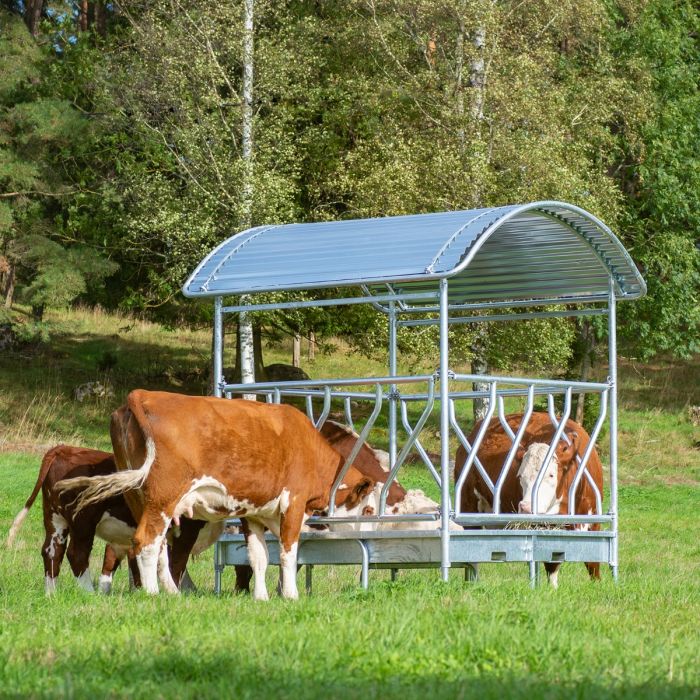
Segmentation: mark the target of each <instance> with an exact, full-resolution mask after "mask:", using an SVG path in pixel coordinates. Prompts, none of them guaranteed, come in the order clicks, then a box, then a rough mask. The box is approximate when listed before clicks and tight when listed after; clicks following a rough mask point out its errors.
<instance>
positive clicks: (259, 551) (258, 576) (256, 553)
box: [241, 518, 268, 600]
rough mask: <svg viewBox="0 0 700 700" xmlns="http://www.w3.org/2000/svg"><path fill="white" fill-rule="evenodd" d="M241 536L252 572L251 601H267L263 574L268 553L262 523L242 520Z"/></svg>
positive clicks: (246, 519)
mask: <svg viewBox="0 0 700 700" xmlns="http://www.w3.org/2000/svg"><path fill="white" fill-rule="evenodd" d="M241 524H242V526H243V534H244V535H245V541H246V545H247V547H248V561H249V562H250V566H251V568H252V570H253V577H254V578H253V600H268V595H267V586H266V585H265V572H266V571H267V562H268V552H267V544H266V543H265V526H264V525H263V524H262V523H258V522H255V521H254V520H249V519H248V518H245V519H242V520H241Z"/></svg>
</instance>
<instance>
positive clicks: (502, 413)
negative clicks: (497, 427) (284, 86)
mask: <svg viewBox="0 0 700 700" xmlns="http://www.w3.org/2000/svg"><path fill="white" fill-rule="evenodd" d="M532 388H533V389H534V388H535V387H534V386H533V387H532ZM498 420H500V421H501V425H502V426H503V430H505V432H506V435H508V437H509V438H510V441H511V442H515V433H514V432H513V431H512V429H511V427H510V426H509V425H508V421H507V420H506V409H505V402H504V401H503V396H499V397H498Z"/></svg>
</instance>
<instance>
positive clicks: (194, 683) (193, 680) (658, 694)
mask: <svg viewBox="0 0 700 700" xmlns="http://www.w3.org/2000/svg"><path fill="white" fill-rule="evenodd" d="M241 646H242V648H238V649H226V650H223V649H222V650H221V652H220V653H218V654H215V655H211V654H210V655H208V657H207V658H206V659H202V658H201V657H200V656H198V654H197V649H196V648H195V649H193V650H192V653H191V654H188V655H182V654H177V653H173V654H169V653H163V654H160V655H157V656H153V655H152V654H149V653H148V650H145V649H144V650H143V653H142V656H141V657H139V658H126V659H125V658H124V657H121V658H106V657H104V656H99V655H98V656H96V658H94V659H92V660H91V661H90V663H86V664H85V665H84V666H83V667H82V668H77V667H71V668H62V667H61V666H59V665H55V666H53V667H52V668H51V672H50V674H49V675H47V676H43V677H37V680H38V684H37V685H33V684H30V685H26V686H25V685H24V684H22V685H21V687H19V688H17V689H16V690H17V691H18V692H16V693H15V689H14V688H13V686H12V684H6V685H5V686H4V689H3V695H4V693H9V695H13V694H16V695H17V696H18V697H19V696H25V695H26V694H29V695H31V696H33V697H36V696H48V697H54V698H83V697H112V698H126V697H128V698H149V700H150V698H219V697H230V698H236V699H237V700H245V699H247V698H256V699H257V698H276V699H278V700H280V699H283V698H294V699H295V700H297V699H300V698H303V699H304V700H315V699H318V700H329V698H348V699H358V700H360V699H362V700H372V699H374V698H376V699H377V700H379V699H381V700H391V699H393V698H396V699H397V700H408V699H410V698H420V700H425V699H426V698H430V700H433V699H436V698H479V699H480V700H491V699H493V700H505V699H508V700H520V699H522V700H540V699H542V700H547V699H554V698H567V699H570V698H576V699H579V700H588V699H589V698H590V700H600V699H601V698H611V699H613V698H614V699H620V700H627V699H629V700H645V699H647V698H648V699H650V700H651V699H653V700H665V699H669V700H670V699H672V698H674V699H675V698H698V697H700V688H698V687H697V686H694V685H690V684H683V683H674V682H672V681H671V682H665V681H661V680H655V681H651V682H648V683H643V684H638V683H624V682H619V681H618V682H611V683H610V684H605V683H604V682H601V680H600V679H581V680H578V681H576V682H567V681H561V682H558V681H557V680H556V679H552V680H550V681H548V680H545V679H543V678H542V677H541V674H539V677H536V676H535V674H533V675H532V676H530V675H514V674H499V673H497V672H491V671H489V670H488V669H483V670H481V671H476V672H474V671H472V672H471V673H467V672H465V673H464V675H463V676H461V677H460V675H461V674H460V673H459V671H454V670H453V671H450V676H452V678H450V679H449V680H448V679H445V678H444V677H442V675H441V674H440V672H433V673H425V674H419V673H415V674H413V673H411V674H402V675H398V674H394V673H392V672H391V671H390V670H389V669H388V668H384V669H382V670H381V671H374V672H372V671H368V670H367V669H366V668H364V669H363V668H361V667H360V668H358V667H357V662H356V661H355V662H353V661H352V660H351V659H348V664H347V666H346V667H345V668H338V667H334V666H333V665H327V664H325V663H324V659H323V658H307V659H303V660H301V659H289V658H284V657H282V658H278V659H277V661H276V662H275V663H274V665H265V666H262V665H259V664H257V663H256V662H255V659H254V658H251V656H250V655H249V654H247V653H246V649H245V643H243V644H242V645H241ZM300 662H301V663H302V664H304V665H305V667H306V669H307V670H305V671H303V672H299V671H295V670H292V668H290V667H293V666H298V665H299V664H300ZM10 673H11V674H12V671H10ZM12 675H14V674H12ZM35 677H36V676H35ZM39 678H40V679H39ZM47 685H48V687H47Z"/></svg>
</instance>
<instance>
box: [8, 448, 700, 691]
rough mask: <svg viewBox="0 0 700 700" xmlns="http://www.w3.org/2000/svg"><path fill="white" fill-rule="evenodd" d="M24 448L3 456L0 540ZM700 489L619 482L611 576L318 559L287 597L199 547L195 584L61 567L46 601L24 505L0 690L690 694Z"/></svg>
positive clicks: (577, 570) (36, 519)
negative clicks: (217, 568)
mask: <svg viewBox="0 0 700 700" xmlns="http://www.w3.org/2000/svg"><path fill="white" fill-rule="evenodd" d="M38 459H39V458H38V456H27V455H15V454H10V453H6V454H4V455H0V477H1V478H2V479H3V484H4V488H3V492H2V499H1V500H0V539H3V540H4V537H5V536H6V533H7V530H8V527H9V523H10V522H11V519H12V517H13V516H14V514H15V512H16V510H18V509H19V508H20V507H21V505H22V503H23V502H24V500H25V499H26V497H27V495H28V494H29V492H30V490H31V488H32V485H33V483H34V480H35V478H36V473H37V469H38ZM697 497H698V491H697V489H695V488H689V487H683V486H676V487H668V488H664V487H627V488H624V489H622V492H621V518H622V519H621V543H620V555H621V571H620V583H619V584H618V585H614V584H613V583H612V581H611V578H610V574H609V572H608V571H607V570H604V571H603V580H602V581H601V582H600V583H599V584H593V583H591V582H590V581H588V579H587V575H586V572H585V569H584V567H583V565H580V564H579V565H575V564H566V565H564V566H563V567H562V573H561V577H560V588H559V589H558V590H557V591H554V590H551V589H549V588H548V587H546V586H541V587H540V588H539V589H537V590H534V591H532V590H530V588H529V587H528V581H527V569H526V567H525V566H523V565H516V564H493V565H482V567H481V580H480V581H479V582H478V583H477V584H466V583H465V582H464V581H463V580H462V574H461V572H460V571H454V572H452V576H451V579H450V581H449V583H448V584H443V583H442V582H441V581H440V580H439V575H438V572H437V571H435V570H427V571H426V570H418V571H402V572H401V573H400V575H399V579H398V581H397V582H396V583H391V582H390V581H389V577H388V572H385V571H373V572H371V574H370V589H369V592H367V593H365V592H363V591H362V590H361V589H360V588H359V581H358V576H359V571H358V567H355V566H352V567H335V568H333V567H316V568H315V574H314V595H313V596H311V597H310V598H309V597H306V596H304V595H303V594H302V598H301V600H300V601H298V602H296V603H290V602H286V601H282V600H278V599H273V600H271V601H270V602H269V603H255V602H253V601H252V600H251V599H250V598H249V597H247V596H242V597H235V596H232V595H231V594H230V592H229V591H230V589H231V586H232V583H233V570H232V569H227V570H226V571H225V574H224V589H225V593H224V595H223V596H222V597H221V598H217V597H215V596H214V595H213V593H212V592H211V590H212V587H213V562H212V553H211V551H208V552H206V553H204V554H203V555H202V556H201V557H200V559H199V560H198V561H197V562H195V563H194V564H193V565H192V567H191V572H192V576H193V578H194V580H195V581H196V582H197V584H198V585H199V587H200V592H199V593H198V594H196V595H194V596H188V597H176V598H173V597H169V596H160V597H158V598H149V597H147V596H146V595H144V594H141V593H129V592H128V590H127V582H126V573H125V572H124V571H120V572H118V573H117V577H116V582H115V593H114V594H113V595H112V596H110V597H101V596H96V595H92V596H91V595H88V594H85V593H83V592H81V591H80V590H78V588H77V586H76V585H75V583H74V582H73V580H72V576H71V574H70V571H69V569H68V567H67V563H66V566H65V567H64V570H63V571H62V573H61V578H60V584H59V591H58V593H57V594H56V595H55V596H54V597H52V598H50V599H47V598H45V597H44V594H43V581H42V569H41V558H40V554H39V547H40V544H41V541H42V538H43V535H42V526H41V513H40V507H39V506H35V509H34V510H33V511H32V513H31V514H30V516H29V519H28V520H27V522H26V523H25V527H24V529H23V530H22V531H21V533H20V537H19V539H18V542H17V548H16V549H14V550H12V551H7V550H5V549H4V547H3V548H0V696H2V697H7V696H21V697H27V696H33V697H52V698H53V697H66V698H67V697H77V698H83V697H85V698H88V697H106V696H109V697H119V698H127V697H128V698H149V699H150V698H153V697H162V698H171V697H175V698H201V697H218V696H225V697H236V698H239V697H240V698H259V697H276V698H299V697H303V698H324V699H325V698H327V697H329V696H331V697H342V698H387V697H388V698H414V697H416V698H420V697H423V696H425V695H426V694H428V695H430V696H431V697H438V698H442V697H446V698H453V697H466V698H471V697H473V698H498V699H499V700H500V699H502V698H511V697H513V698H541V697H550V698H560V697H562V698H563V697H567V698H568V697H576V698H591V700H594V699H597V698H630V699H631V698H686V697H687V698H692V697H697V693H698V688H699V687H700V664H699V662H700V636H699V635H698V632H697V620H698V616H700V584H699V583H698V582H699V581H700V549H699V548H698V544H697V503H698V500H697ZM101 551H102V545H101V544H99V545H98V546H96V547H95V554H94V556H93V566H92V570H93V574H94V575H96V573H97V569H98V567H99V563H100V562H99V560H100V556H101ZM275 577H276V571H271V572H270V576H269V578H268V587H269V588H270V590H273V589H274V583H275ZM299 579H300V581H299V583H300V585H301V584H302V581H303V573H302V574H300V576H299Z"/></svg>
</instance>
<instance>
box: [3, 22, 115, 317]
mask: <svg viewBox="0 0 700 700" xmlns="http://www.w3.org/2000/svg"><path fill="white" fill-rule="evenodd" d="M1 21H2V23H3V25H4V26H5V28H6V30H7V31H5V32H4V33H3V35H2V37H1V38H0V62H2V63H3V65H4V66H5V67H6V68H7V70H6V71H5V72H4V73H3V79H2V82H0V107H1V109H2V111H1V112H0V186H1V187H2V188H3V192H2V193H1V194H0V252H1V253H2V263H3V264H2V270H3V272H2V274H3V276H4V280H5V284H4V294H5V301H4V304H5V306H6V307H9V306H11V305H12V302H13V299H14V295H15V290H16V289H17V290H18V291H19V293H20V294H21V295H22V297H23V299H24V301H26V302H27V303H29V304H30V305H31V306H32V309H33V315H34V318H35V320H37V321H41V319H42V316H43V311H44V308H45V307H46V306H50V305H51V306H61V305H65V304H67V303H69V302H70V301H72V300H73V299H74V298H75V297H77V296H78V295H80V294H82V293H84V292H86V291H88V289H89V288H90V287H91V286H93V287H94V286H95V284H96V283H97V282H101V281H102V280H103V279H104V277H106V276H108V275H110V274H112V273H113V272H114V271H115V269H116V265H114V264H113V263H111V262H109V261H107V260H106V259H104V258H103V257H102V256H100V254H99V253H97V252H96V251H95V250H92V249H89V248H87V247H86V246H84V245H83V246H73V247H70V248H68V249H66V248H64V247H63V246H61V245H60V244H59V243H58V242H56V240H54V239H53V237H52V235H53V234H54V232H55V229H56V228H57V221H58V220H60V218H61V217H60V211H61V200H62V199H63V198H64V197H67V196H69V195H70V186H69V185H68V184H67V183H66V181H65V179H64V177H62V173H61V171H62V168H61V164H62V162H63V160H64V158H67V157H69V156H68V151H69V150H70V148H71V145H72V144H73V143H75V142H80V138H81V134H83V133H84V132H85V130H86V128H87V122H86V120H85V119H84V118H83V117H82V115H81V114H80V113H79V112H78V111H77V110H76V109H74V108H73V107H72V106H71V104H70V103H69V102H68V101H66V100H63V99H60V97H59V96H57V95H56V94H55V86H53V85H52V84H51V82H50V80H46V72H47V69H48V66H49V65H50V64H51V62H52V61H53V60H55V57H54V56H51V55H50V54H46V53H43V52H42V51H41V49H40V48H39V47H38V46H37V44H36V42H35V41H34V39H33V38H32V37H31V36H30V34H29V32H28V31H27V29H26V27H25V26H24V25H23V23H22V20H21V18H20V17H19V16H18V15H15V14H11V13H8V12H4V11H2V17H1Z"/></svg>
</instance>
